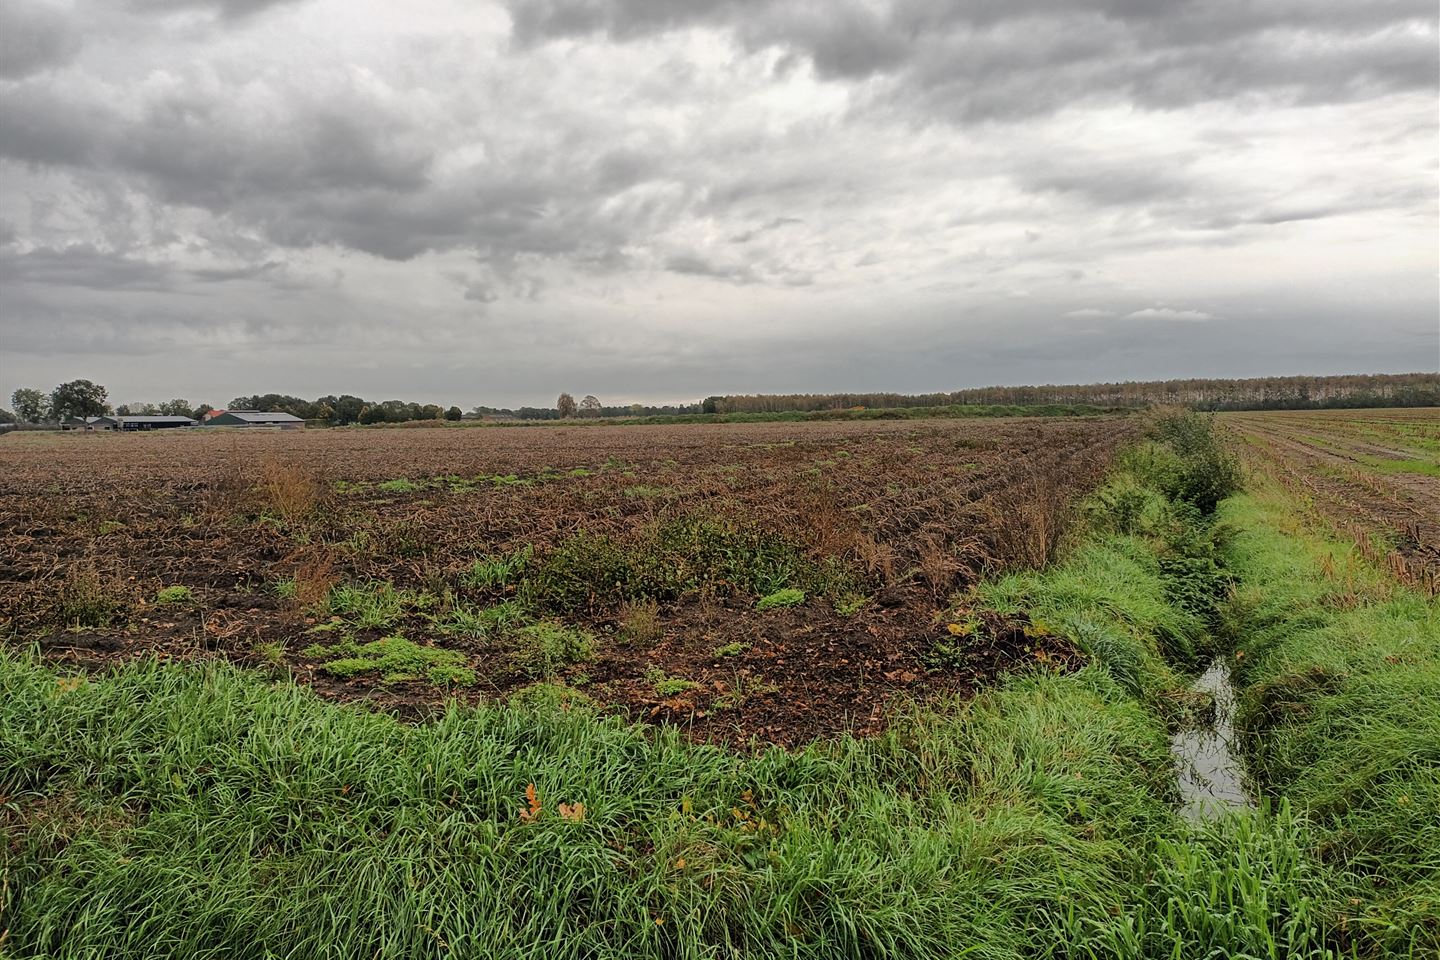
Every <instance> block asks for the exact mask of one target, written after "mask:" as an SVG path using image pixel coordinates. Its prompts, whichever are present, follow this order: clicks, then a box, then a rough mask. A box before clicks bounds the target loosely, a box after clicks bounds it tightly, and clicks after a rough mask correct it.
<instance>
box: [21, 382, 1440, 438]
mask: <svg viewBox="0 0 1440 960" xmlns="http://www.w3.org/2000/svg"><path fill="white" fill-rule="evenodd" d="M92 394H93V396H92ZM12 403H13V404H14V406H15V411H14V413H12V412H10V411H8V410H3V409H0V426H4V425H10V424H14V423H16V422H17V421H18V422H19V423H21V424H30V425H39V424H42V423H44V422H46V421H55V420H60V419H64V417H66V416H72V415H73V416H81V415H94V414H100V413H106V412H109V411H110V410H111V409H112V408H111V407H110V405H109V403H108V402H107V399H106V390H105V388H104V387H102V386H100V385H98V384H92V383H91V382H90V381H88V380H76V381H73V382H71V383H69V384H61V385H60V386H59V387H57V388H56V389H55V391H54V392H52V393H51V394H48V395H47V394H45V393H43V392H42V391H40V390H33V389H21V390H17V391H15V394H14V396H13V398H12ZM1151 404H1172V405H1178V406H1186V407H1191V408H1193V409H1196V410H1305V409H1316V408H1347V407H1435V406H1440V374H1435V373H1376V374H1347V375H1344V376H1331V377H1255V378H1251V379H1246V380H1221V379H1213V378H1210V379H1191V380H1143V381H1127V382H1125V383H1079V384H1062V385H1053V384H1046V385H1044V386H1038V387H978V388H975V389H970V390H956V391H953V392H950V393H921V394H904V393H781V394H746V395H738V394H737V395H730V396H711V397H706V398H705V399H704V400H697V401H696V402H694V403H676V404H665V405H650V404H640V403H632V404H626V405H622V406H606V405H605V404H603V403H601V401H600V400H598V399H597V398H595V397H594V396H586V397H584V398H583V399H582V400H581V401H579V402H578V403H577V402H576V401H575V400H574V398H573V397H571V396H570V394H568V393H562V394H561V395H560V397H559V399H558V400H557V402H556V404H555V406H553V407H519V408H510V407H486V406H478V407H472V408H470V409H469V410H466V411H462V410H461V409H460V407H458V406H451V407H449V408H445V407H441V406H439V405H438V404H433V403H428V404H419V403H407V402H405V401H401V400H385V401H381V402H375V401H370V400H365V399H362V398H360V397H357V396H352V395H349V394H345V395H342V396H333V395H332V396H326V397H320V398H319V399H316V400H305V399H302V398H300V397H292V396H287V395H285V394H279V393H266V394H256V395H254V396H248V397H236V398H235V399H234V400H232V401H230V409H232V410H264V411H283V412H285V413H291V414H294V415H295V416H297V417H300V418H302V419H305V420H309V421H311V422H312V423H329V424H333V425H337V426H339V425H345V424H352V423H361V424H383V423H413V422H416V421H427V420H428V421H434V420H450V421H458V420H462V419H464V420H472V421H473V420H492V421H494V420H498V421H514V420H567V421H568V420H570V419H571V418H579V419H582V420H583V419H607V418H627V419H641V418H645V419H652V420H653V419H663V418H674V419H675V420H676V422H681V421H689V420H704V419H708V418H707V417H706V415H707V414H709V415H724V416H726V417H728V418H734V417H743V416H755V415H767V414H793V415H795V416H796V418H804V417H805V415H817V416H821V417H826V416H846V417H852V418H853V417H860V418H870V417H874V416H876V415H877V414H878V412H879V411H885V410H889V411H895V413H894V414H892V415H893V416H901V415H902V414H901V412H902V411H907V410H908V411H912V412H911V413H909V414H908V416H968V415H979V414H980V413H981V411H980V409H979V408H982V407H988V408H992V409H990V410H989V411H988V414H989V415H992V416H999V415H1006V416H1008V415H1011V414H1009V413H1006V412H1005V411H1006V410H1007V409H1015V408H1028V410H1025V411H1023V412H1027V413H1041V412H1043V411H1044V408H1047V407H1048V408H1053V409H1054V410H1055V412H1057V413H1061V412H1068V413H1085V412H1096V413H1099V412H1104V411H1105V410H1123V409H1125V408H1130V407H1144V406H1149V405H1151ZM966 407H973V408H976V409H975V410H974V411H973V412H966V411H962V410H960V409H958V408H966ZM939 408H954V409H952V410H951V411H950V412H948V413H947V412H946V411H942V410H941V409H939ZM1062 408H1065V409H1062ZM210 409H211V407H210V406H209V405H208V404H200V405H199V406H195V407H192V405H191V404H190V402H189V401H187V400H170V401H167V402H165V403H162V404H159V405H156V404H149V403H143V404H121V405H120V406H118V407H115V408H114V410H115V412H116V413H120V414H142V413H181V414H185V415H187V416H193V417H196V418H199V417H201V416H203V415H204V414H205V413H206V412H208V411H209V410H210ZM921 411H925V412H923V413H922V412H921Z"/></svg>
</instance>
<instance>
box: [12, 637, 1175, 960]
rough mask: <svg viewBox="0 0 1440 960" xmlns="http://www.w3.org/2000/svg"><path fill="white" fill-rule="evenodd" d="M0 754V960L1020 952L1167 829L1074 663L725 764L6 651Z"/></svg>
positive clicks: (503, 722) (576, 718) (720, 756)
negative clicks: (41, 959)
mask: <svg viewBox="0 0 1440 960" xmlns="http://www.w3.org/2000/svg"><path fill="white" fill-rule="evenodd" d="M0 756H3V758H4V768H3V770H0V783H3V785H4V792H5V794H6V801H5V806H4V810H5V816H6V819H7V833H8V834H9V836H10V837H11V843H10V844H9V845H8V848H7V850H6V853H5V864H4V871H5V878H6V884H7V893H8V901H7V903H6V906H5V913H4V917H3V924H4V926H5V927H6V928H8V930H9V937H10V949H12V950H13V951H15V954H16V955H19V956H42V955H43V956H52V957H79V956H96V955H102V954H108V955H123V956H128V957H159V956H164V957H227V958H228V957H267V956H276V955H288V956H345V957H373V956H383V957H407V958H408V957H423V956H434V957H440V956H477V957H595V956H613V957H621V956H627V957H628V956H641V957H652V956H653V957H672V956H674V957H698V956H731V955H740V956H816V957H833V956H886V957H934V956H937V955H940V956H951V955H961V954H962V953H963V954H964V955H967V956H975V957H1014V956H1024V955H1030V954H1032V953H1034V952H1035V951H1036V950H1037V949H1048V948H1049V947H1050V946H1053V945H1056V944H1059V943H1061V942H1063V941H1064V940H1065V939H1066V938H1067V937H1068V935H1069V934H1068V933H1067V931H1069V930H1070V929H1071V928H1077V927H1078V925H1079V924H1080V923H1081V921H1084V922H1092V921H1098V920H1100V919H1103V918H1106V917H1108V916H1110V915H1112V914H1113V913H1114V912H1116V911H1120V910H1122V909H1123V908H1124V906H1125V901H1126V896H1127V891H1128V888H1129V878H1130V877H1131V876H1132V875H1133V873H1134V866H1135V864H1134V853H1133V850H1134V849H1135V848H1136V847H1137V845H1140V844H1142V843H1143V838H1144V837H1145V836H1146V835H1147V834H1149V833H1151V832H1152V831H1154V830H1155V829H1157V828H1158V827H1160V826H1161V825H1163V824H1164V823H1165V822H1166V821H1167V819H1168V817H1169V812H1168V808H1167V807H1166V805H1165V803H1164V801H1163V796H1164V786H1165V782H1166V779H1167V777H1168V760H1167V757H1166V753H1165V740H1164V734H1163V729H1162V728H1161V727H1160V725H1159V724H1158V723H1157V722H1156V721H1155V720H1154V718H1153V717H1151V716H1150V715H1148V714H1147V712H1146V711H1144V710H1143V709H1142V708H1141V707H1140V706H1139V705H1138V704H1136V703H1134V702H1133V701H1130V700H1129V699H1128V698H1126V697H1124V696H1122V695H1120V694H1118V693H1117V691H1116V689H1115V687H1114V685H1113V684H1112V683H1110V682H1109V681H1108V679H1107V678H1106V677H1105V676H1103V675H1102V674H1100V673H1099V672H1097V671H1093V670H1086V671H1081V672H1080V673H1078V674H1073V675H1069V676H1055V675H1052V676H1039V677H1032V678H1025V679H1020V680H1016V681H1014V682H1012V683H1011V684H1009V685H1007V686H1006V687H1005V688H1004V689H1003V690H998V691H995V692H992V693H989V694H986V695H984V696H981V697H979V698H977V699H975V700H973V701H971V702H968V703H961V704H954V705H951V706H950V707H948V708H947V709H942V710H939V711H929V712H926V713H924V714H919V715H916V716H914V717H912V718H910V719H908V720H906V721H904V722H901V723H898V724H897V725H896V726H895V727H894V728H893V729H892V731H891V733H890V734H889V735H887V736H885V737H882V738H880V739H878V740H873V741H854V740H848V739H847V740H842V741H840V742H838V743H835V744H831V745H817V746H814V747H811V748H809V749H807V750H804V751H801V752H799V753H795V754H787V753H784V752H782V751H779V750H771V751H768V752H765V753H761V754H759V755H757V756H737V755H734V754H731V753H727V752H724V751H721V750H716V749H710V748H705V747H697V746H691V745H686V744H683V743H682V742H680V741H679V740H678V739H677V737H675V736H674V735H673V734H672V733H668V732H663V731H662V732H655V731H651V730H645V729H640V728H636V727H629V726H625V725H622V724H621V723H620V722H618V721H615V720H611V719H600V718H594V717H591V716H588V715H586V714H585V713H584V712H583V711H568V712H567V711H563V710H557V709H553V708H549V709H547V708H539V709H520V708H485V709H480V710H459V709H457V710H454V711H452V712H451V713H450V714H448V715H447V716H446V717H444V718H443V719H442V720H440V721H438V722H436V723H433V724H430V725H425V726H407V725H404V724H402V723H399V722H397V721H395V720H393V719H391V718H389V717H386V716H380V715H376V714H372V713H369V712H366V711H364V710H361V709H357V708H353V707H337V706H333V705H330V704H327V703H324V702H321V701H320V700H318V699H316V698H315V697H313V696H312V695H310V694H309V693H308V692H306V691H304V690H302V689H298V688H296V687H294V686H292V685H290V684H289V683H280V684H274V685H272V684H267V683H264V682H261V681H260V680H258V679H256V678H255V677H252V676H246V675H243V674H241V673H239V672H237V671H236V670H234V669H231V668H228V667H224V666H218V665H208V666H203V667H196V666H178V665H176V666H160V665H156V664H149V665H141V666H136V667H132V668H128V669H125V670H123V671H121V672H119V673H118V674H116V675H113V676H108V677H103V678H96V679H90V680H87V679H85V678H81V677H69V676H63V675H58V674H56V673H55V672H54V671H52V670H51V669H49V668H47V667H45V666H43V665H41V664H39V663H37V662H35V661H34V660H33V659H32V658H30V657H28V656H24V655H15V654H9V653H7V654H5V655H4V659H3V661H0ZM532 783H533V784H534V785H535V792H534V795H533V802H531V800H530V799H529V798H527V786H528V785H530V784H532ZM562 803H563V804H565V805H566V806H561V804H562Z"/></svg>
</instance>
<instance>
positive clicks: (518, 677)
mask: <svg viewBox="0 0 1440 960" xmlns="http://www.w3.org/2000/svg"><path fill="white" fill-rule="evenodd" d="M1135 429H1136V428H1135V427H1134V425H1133V424H1132V423H1131V422H1130V421H1128V420H1122V419H1114V418H1110V419H1078V418H1070V419H1055V420H1038V419H1026V420H990V421H964V420H955V421H935V422H926V423H923V424H914V423H905V422H871V423H855V422H837V423H802V424H782V423H770V424H737V425H700V426H673V427H643V426H640V427H604V426H595V427H589V426H585V427H535V428H516V429H429V430H399V429H386V430H370V429H349V430H329V431H326V430H315V431H307V432H296V433H244V432H230V433H226V432H221V431H209V430H205V431H202V430H196V431H191V432H186V433H180V432H178V431H177V432H175V433H168V432H166V433H154V434H146V435H138V436H137V435H95V434H91V435H77V434H66V435H60V434H39V433H29V434H13V435H10V436H7V437H5V438H3V439H0V532H3V543H0V616H3V618H4V621H5V623H4V632H5V635H6V636H7V637H8V640H7V642H12V643H16V642H18V643H29V642H36V643H38V644H39V645H40V647H41V648H42V649H43V650H44V651H45V652H46V653H47V655H49V656H52V657H55V658H60V659H63V660H67V661H71V662H77V663H81V664H84V665H87V666H92V667H96V668H103V667H104V666H106V665H107V664H108V663H110V662H112V661H114V660H116V659H126V658H132V657H135V656H142V655H158V656H162V657H193V656H223V657H226V658H229V659H232V660H236V661H239V662H243V663H247V664H252V665H256V666H259V667H267V668H270V669H274V670H277V671H283V670H289V671H293V672H295V673H296V674H297V675H298V676H300V677H302V678H303V679H306V680H308V681H309V682H311V683H312V684H313V685H314V686H315V687H316V688H317V689H319V690H320V691H321V692H323V693H326V694H328V695H332V696H335V697H339V698H346V699H365V700H369V701H373V702H375V703H376V704H377V705H379V706H382V707H384V708H388V709H397V710H401V711H407V712H412V713H414V712H427V711H429V710H430V709H432V708H434V707H435V706H436V705H438V704H441V703H443V702H444V701H445V700H446V699H448V698H450V697H458V698H461V699H468V700H474V699H479V698H503V697H508V696H512V695H516V694H517V693H518V694H521V695H525V696H547V697H550V696H553V697H557V698H559V699H561V700H564V699H565V698H569V697H580V696H583V697H588V698H591V699H593V700H595V701H597V702H599V703H601V704H603V705H606V706H608V707H610V708H613V709H615V710H617V711H621V712H624V713H626V714H628V715H630V716H634V717H637V718H646V719H650V720H653V721H655V722H666V723H674V724H679V725H682V726H683V727H684V728H686V730H687V732H688V733H689V735H691V736H692V737H695V738H698V739H713V740H727V741H737V740H738V741H746V740H749V739H751V738H759V739H762V740H768V741H772V742H778V743H785V744H792V743H798V742H801V741H804V740H807V739H812V738H814V737H816V736H824V735H829V734H833V733H835V732H837V731H839V730H841V729H851V730H855V731H857V732H861V733H864V732H873V731H875V730H877V729H879V728H880V727H881V726H882V725H883V724H884V722H885V716H886V714H887V712H888V708H889V707H891V706H892V705H894V704H896V703H897V702H901V701H905V700H907V699H911V698H923V697H927V696H931V695H934V694H936V693H937V692H945V691H962V692H963V691H966V690H969V689H973V688H974V687H975V686H976V685H979V684H983V683H986V682H988V681H989V680H990V679H992V678H993V677H994V676H995V675H996V674H997V673H1000V672H1003V671H1005V670H1008V669H1011V668H1012V667H1015V666H1017V665H1020V664H1024V665H1033V664H1035V663H1036V662H1037V661H1039V662H1048V663H1053V664H1055V665H1056V666H1057V667H1058V668H1063V667H1064V666H1065V665H1067V664H1070V663H1073V662H1075V659H1076V654H1075V653H1074V652H1073V650H1072V649H1070V648H1069V647H1068V645H1067V644H1066V643H1064V642H1063V641H1061V640H1059V639H1058V638H1054V637H1050V636H1048V635H1046V634H1045V633H1044V631H1043V630H1038V629H1034V628H1032V627H1030V625H1028V624H1026V623H1024V622H1023V621H1022V620H1011V621H1001V620H996V619H995V618H993V617H991V618H989V619H984V618H977V619H974V620H968V621H965V622H962V623H952V622H948V621H945V620H942V619H941V618H940V617H939V612H940V611H941V610H942V609H944V608H945V607H947V605H948V597H949V596H950V594H951V593H952V592H953V591H955V590H957V589H962V588H963V587H964V586H965V584H966V583H967V582H970V581H972V580H973V579H974V578H976V577H977V576H979V575H980V574H981V573H982V572H986V571H993V570H999V569H1004V568H1007V567H1012V566H1021V565H1031V564H1039V563H1043V562H1044V561H1045V560H1046V559H1047V558H1048V557H1049V556H1050V555H1051V553H1052V552H1053V550H1054V548H1055V545H1056V543H1057V541H1058V538H1059V536H1060V533H1061V531H1062V529H1063V525H1064V520H1065V514H1066V508H1067V504H1070V503H1071V502H1073V501H1074V500H1075V498H1076V497H1077V496H1079V495H1081V494H1083V493H1084V492H1085V491H1087V490H1088V489H1089V488H1090V487H1091V486H1092V485H1093V484H1094V483H1095V482H1097V481H1098V480H1099V479H1100V478H1101V476H1102V475H1103V473H1104V471H1105V470H1106V468H1107V466H1108V464H1109V461H1110V458H1111V455H1112V454H1113V452H1114V451H1115V449H1116V447H1117V446H1118V445H1119V444H1120V443H1121V442H1122V441H1123V440H1125V439H1126V438H1127V437H1129V436H1131V435H1132V433H1133V431H1134V430H1135ZM167 601H168V602H167Z"/></svg>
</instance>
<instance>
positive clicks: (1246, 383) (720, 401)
mask: <svg viewBox="0 0 1440 960" xmlns="http://www.w3.org/2000/svg"><path fill="white" fill-rule="evenodd" d="M1073 403H1085V404H1093V405H1096V406H1112V407H1113V406H1120V407H1142V406H1149V405H1151V404H1173V405H1176V406H1187V407H1192V408H1194V409H1197V410H1293V409H1305V408H1312V407H1315V408H1326V407H1332V408H1342V407H1429V406H1440V375H1437V374H1434V373H1398V374H1347V375H1343V376H1294V377H1253V378H1248V379H1228V380H1227V379H1220V378H1195V379H1187V380H1145V381H1127V382H1123V383H1088V384H1062V385H1055V384H1046V385H1044V386H1019V387H979V388H973V389H968V390H955V391H951V392H949V393H922V394H902V393H790V394H747V395H732V396H723V397H710V398H707V399H706V400H704V401H702V406H703V407H704V412H706V413H785V412H790V411H799V412H813V411H820V410H844V409H850V408H856V407H864V408H866V409H890V408H897V407H939V406H952V405H966V404H987V405H988V404H1007V405H1008V404H1013V405H1021V406H1023V405H1033V404H1073Z"/></svg>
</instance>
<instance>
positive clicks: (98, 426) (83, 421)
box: [60, 417, 115, 431]
mask: <svg viewBox="0 0 1440 960" xmlns="http://www.w3.org/2000/svg"><path fill="white" fill-rule="evenodd" d="M60 429H61V430H86V431H91V430H114V429H115V418H114V417H70V418H68V419H66V420H65V421H64V422H62V423H61V424H60Z"/></svg>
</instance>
